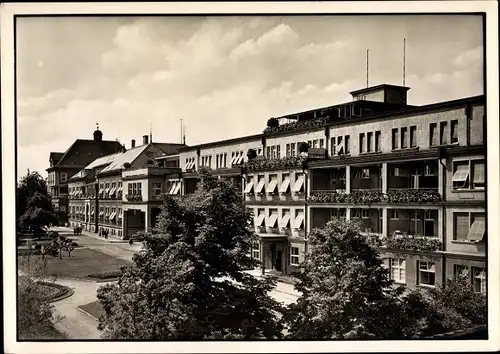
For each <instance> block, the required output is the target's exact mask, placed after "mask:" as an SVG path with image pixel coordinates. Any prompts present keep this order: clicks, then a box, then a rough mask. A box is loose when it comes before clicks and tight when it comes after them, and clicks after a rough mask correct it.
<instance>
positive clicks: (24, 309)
mask: <svg viewBox="0 0 500 354" xmlns="http://www.w3.org/2000/svg"><path fill="white" fill-rule="evenodd" d="M28 246H29V248H28V250H31V249H32V248H31V244H28ZM20 263H21V264H20V265H21V267H20V269H22V274H21V275H19V276H18V292H17V301H18V312H17V329H18V336H19V338H22V339H43V338H54V337H56V338H61V337H62V338H64V335H62V334H61V333H59V332H58V331H56V330H55V329H54V326H53V323H55V322H57V321H60V320H62V319H63V317H62V316H58V315H55V313H54V306H53V305H52V304H51V303H50V302H49V300H48V299H47V296H46V295H47V294H46V289H45V290H44V286H43V284H42V283H41V282H40V281H42V280H46V278H47V262H46V260H45V259H44V258H43V256H42V257H40V258H38V257H32V255H31V254H30V253H28V257H27V258H25V259H20Z"/></svg>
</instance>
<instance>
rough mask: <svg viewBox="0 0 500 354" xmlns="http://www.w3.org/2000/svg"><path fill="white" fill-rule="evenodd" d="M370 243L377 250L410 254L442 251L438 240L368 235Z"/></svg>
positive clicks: (404, 235) (394, 234) (403, 235)
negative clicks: (384, 249)
mask: <svg viewBox="0 0 500 354" xmlns="http://www.w3.org/2000/svg"><path fill="white" fill-rule="evenodd" d="M368 238H369V242H370V243H371V244H372V246H374V247H377V248H387V249H392V250H398V251H410V252H436V251H440V250H441V247H442V243H441V241H440V240H439V239H438V238H435V237H425V236H413V235H409V234H398V233H391V234H389V235H388V236H386V237H384V236H379V235H374V234H371V235H368Z"/></svg>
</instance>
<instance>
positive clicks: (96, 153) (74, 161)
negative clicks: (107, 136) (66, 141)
mask: <svg viewBox="0 0 500 354" xmlns="http://www.w3.org/2000/svg"><path fill="white" fill-rule="evenodd" d="M122 149H123V147H122V145H121V144H120V143H119V142H118V141H95V140H84V139H77V140H75V142H74V143H73V144H72V145H71V146H70V147H69V148H68V150H66V152H64V155H63V156H62V157H61V158H60V159H59V161H58V162H57V164H55V165H54V166H53V167H58V166H61V167H62V166H65V167H85V166H86V165H88V164H89V163H91V162H92V161H94V160H95V159H96V158H98V157H101V156H104V155H109V154H113V153H116V152H118V151H121V150H122Z"/></svg>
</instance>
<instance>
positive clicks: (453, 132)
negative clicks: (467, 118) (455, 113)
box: [451, 120, 458, 144]
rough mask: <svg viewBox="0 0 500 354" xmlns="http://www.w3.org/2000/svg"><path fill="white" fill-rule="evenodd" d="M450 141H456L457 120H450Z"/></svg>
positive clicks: (453, 142)
mask: <svg viewBox="0 0 500 354" xmlns="http://www.w3.org/2000/svg"><path fill="white" fill-rule="evenodd" d="M451 143H452V144H455V143H458V120H452V121H451Z"/></svg>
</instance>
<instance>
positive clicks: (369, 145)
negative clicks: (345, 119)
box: [366, 132, 373, 152]
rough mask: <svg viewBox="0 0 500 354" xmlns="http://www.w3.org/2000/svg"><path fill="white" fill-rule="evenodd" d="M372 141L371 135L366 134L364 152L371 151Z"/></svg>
mask: <svg viewBox="0 0 500 354" xmlns="http://www.w3.org/2000/svg"><path fill="white" fill-rule="evenodd" d="M372 140H373V133H372V132H369V133H368V134H366V150H367V151H368V152H371V151H372Z"/></svg>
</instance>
